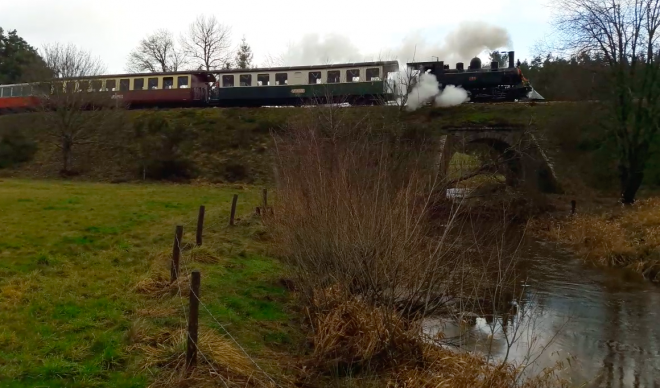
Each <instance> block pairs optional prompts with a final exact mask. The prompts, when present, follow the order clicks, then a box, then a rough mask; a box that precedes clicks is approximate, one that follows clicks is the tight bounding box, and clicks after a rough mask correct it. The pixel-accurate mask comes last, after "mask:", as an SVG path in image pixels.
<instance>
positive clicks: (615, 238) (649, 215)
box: [535, 198, 660, 282]
mask: <svg viewBox="0 0 660 388" xmlns="http://www.w3.org/2000/svg"><path fill="white" fill-rule="evenodd" d="M535 229H536V230H537V231H538V232H539V233H540V234H541V235H543V236H544V237H548V238H550V239H552V240H554V241H558V242H560V243H563V244H565V245H566V246H567V247H568V248H570V249H571V250H572V251H573V252H575V253H576V254H578V255H580V256H581V257H582V258H583V259H584V260H586V261H589V262H592V263H595V264H597V265H601V266H606V267H623V268H629V269H632V270H635V271H637V272H639V273H641V274H642V275H643V276H644V277H645V278H647V279H649V280H651V281H653V282H660V253H659V248H660V198H649V199H644V200H640V201H638V202H637V203H635V204H634V205H632V206H630V207H627V208H624V209H617V210H615V211H610V212H603V213H583V214H580V213H578V214H576V215H574V216H572V217H565V218H561V219H545V220H540V221H537V226H536V227H535Z"/></svg>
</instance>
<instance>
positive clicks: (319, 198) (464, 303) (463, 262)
mask: <svg viewBox="0 0 660 388" xmlns="http://www.w3.org/2000/svg"><path fill="white" fill-rule="evenodd" d="M377 114H378V109H374V110H371V111H370V112H368V113H365V114H364V115H362V114H361V113H360V111H359V110H356V109H354V108H339V107H336V106H329V107H316V108H309V109H301V114H300V115H299V116H298V117H297V119H296V120H295V121H292V122H290V123H289V125H288V126H287V127H286V128H284V129H283V131H280V132H279V133H277V134H274V137H275V153H276V155H275V160H276V162H277V163H276V177H277V184H278V189H277V199H278V200H277V207H276V209H275V212H274V215H273V216H270V217H269V218H268V219H267V222H268V223H269V224H270V226H271V227H272V229H273V235H274V237H275V239H276V241H277V242H278V243H279V244H280V245H279V246H280V247H281V248H282V252H281V254H282V257H283V258H284V260H285V261H286V263H287V264H288V266H289V268H290V269H291V272H292V278H293V279H294V280H295V281H296V282H297V289H298V290H299V291H300V294H301V296H302V297H303V299H304V302H305V307H306V308H307V309H308V310H307V313H308V316H309V318H310V322H311V325H312V327H313V335H312V342H313V344H314V349H315V356H314V357H313V358H314V360H316V361H317V367H319V368H321V369H324V368H326V369H327V368H328V367H329V366H331V365H332V366H334V367H335V368H339V369H341V368H343V369H347V368H348V369H350V368H352V367H354V366H355V365H356V364H357V366H358V367H359V368H364V367H367V368H376V369H377V370H381V371H383V370H385V369H387V368H391V367H394V366H397V365H398V366H400V365H402V364H401V362H403V361H402V360H407V361H405V363H408V362H409V361H411V360H413V359H415V360H419V362H421V365H424V363H427V362H429V358H428V357H427V355H428V354H430V353H429V350H428V349H427V348H425V345H423V343H427V342H428V341H430V342H433V341H435V340H434V339H428V338H427V339H424V340H422V338H425V334H424V330H422V328H421V325H420V322H422V321H423V320H424V319H425V318H428V317H431V316H434V315H443V316H450V317H455V318H457V319H460V318H461V317H464V316H466V314H468V315H469V314H472V315H473V316H480V317H486V318H487V319H488V320H491V321H492V320H493V317H497V316H502V315H505V316H506V315H507V314H508V315H509V316H512V315H515V313H514V312H513V311H512V309H511V306H512V305H511V304H510V303H509V302H511V300H513V299H516V297H518V296H519V295H520V292H521V291H520V290H519V289H518V285H519V284H520V280H521V279H519V278H518V270H517V257H518V256H517V255H516V250H517V249H518V247H519V243H520V241H521V235H520V230H519V229H517V224H514V223H512V222H511V218H510V217H509V216H508V214H509V213H510V210H509V208H508V206H507V203H506V201H504V200H502V199H501V198H500V200H499V201H497V202H496V205H494V207H492V208H488V206H485V205H484V204H483V202H481V203H479V204H477V205H476V206H474V205H473V204H471V203H470V202H469V200H467V199H466V200H461V199H448V198H447V195H446V189H447V187H448V184H450V181H448V180H445V179H443V178H442V177H441V176H440V175H438V173H437V170H436V168H435V167H434V166H433V163H432V161H434V160H436V159H437V158H435V157H434V153H435V152H436V148H435V147H434V146H433V144H432V142H421V144H420V142H418V141H408V140H407V139H406V138H405V136H401V135H400V129H401V128H400V126H399V124H400V123H397V122H393V121H391V120H390V121H382V120H376V118H375V116H374V115H377ZM501 321H502V322H504V323H503V324H504V325H506V322H508V319H502V320H501ZM517 324H518V325H520V322H518V323H517ZM518 337H520V334H517V333H515V332H514V333H512V335H511V336H509V337H507V344H506V346H513V343H514V342H515V341H516V340H517V338H518ZM440 342H441V343H443V344H450V343H451V342H450V341H440ZM445 356H446V354H444V355H441V356H440V357H439V358H442V357H445ZM433 357H435V356H433ZM433 357H431V358H433ZM505 358H506V357H505ZM466 360H467V358H466V359H463V360H462V361H460V362H467V361H466ZM486 360H487V363H488V365H490V364H491V361H493V360H492V359H490V358H489V357H486ZM505 361H506V360H505ZM413 364H414V363H413ZM495 364H497V363H495ZM505 364H506V362H502V363H500V365H501V367H502V368H505ZM407 365H409V366H410V367H411V368H417V367H419V365H417V366H414V365H412V364H407ZM456 365H458V363H457V364H456ZM478 365H482V366H483V365H485V364H478ZM506 365H508V364H506ZM398 366H397V368H398ZM508 367H509V366H506V368H508ZM383 368H385V369H383ZM484 368H485V369H482V371H486V372H487V373H486V374H480V373H481V372H479V373H477V372H475V371H474V370H472V371H471V372H469V373H472V372H474V373H473V375H471V376H472V377H470V378H469V379H467V380H465V381H472V382H474V381H481V380H480V379H482V380H483V379H484V378H489V377H488V376H490V377H493V376H495V374H499V373H500V371H501V372H502V374H501V375H500V376H499V377H498V379H499V380H498V381H499V382H500V383H501V382H503V381H505V380H506V381H509V382H511V379H510V378H511V377H512V376H514V377H517V372H515V371H513V370H511V369H506V370H504V369H492V370H490V372H488V370H489V369H488V368H487V367H484ZM397 370H399V369H397ZM422 370H424V368H423V367H422ZM399 371H400V370H399ZM491 372H492V373H495V374H492V373H491ZM415 373H417V372H415ZM444 373H445V372H442V373H440V374H439V375H438V376H435V377H433V378H431V380H429V381H436V382H437V381H444V380H442V379H444V378H446V375H444ZM461 373H462V372H461ZM466 373H468V372H466ZM484 373H485V372H484ZM422 374H423V373H422ZM420 376H421V375H420ZM443 376H444V377H443ZM427 377H428V376H427ZM464 377H465V376H464ZM434 379H437V380H434ZM507 379H508V380H507ZM416 383H417V384H419V381H417V382H416ZM429 384H431V383H429ZM498 384H499V383H498ZM420 386H427V385H424V384H422V385H420ZM428 386H431V385H428ZM433 386H435V385H433ZM466 386H470V385H469V384H468V385H466ZM494 386H500V385H497V384H496V385H494ZM502 386H505V385H502Z"/></svg>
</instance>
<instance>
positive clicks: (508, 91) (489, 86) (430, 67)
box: [407, 51, 540, 102]
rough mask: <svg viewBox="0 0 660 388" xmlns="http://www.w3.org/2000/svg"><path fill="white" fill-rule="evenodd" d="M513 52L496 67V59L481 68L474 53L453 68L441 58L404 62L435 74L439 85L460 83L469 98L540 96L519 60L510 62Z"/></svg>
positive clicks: (421, 70) (413, 67)
mask: <svg viewBox="0 0 660 388" xmlns="http://www.w3.org/2000/svg"><path fill="white" fill-rule="evenodd" d="M514 54H515V53H514V52H513V51H509V52H508V58H509V67H508V68H500V67H499V62H497V61H493V62H491V64H490V66H489V67H486V68H483V67H482V64H481V59H479V58H478V57H475V58H473V59H472V60H471V61H470V66H469V67H468V68H467V69H465V68H464V64H463V63H462V62H458V63H457V64H456V68H455V69H450V68H449V65H445V63H444V61H435V62H433V61H430V62H409V63H407V66H408V67H409V68H411V69H414V70H418V71H420V72H421V73H431V74H433V75H435V77H436V79H437V80H438V83H439V84H440V85H441V88H444V87H445V86H447V85H454V86H460V87H462V88H463V89H465V90H466V91H467V92H468V95H469V97H470V101H472V102H498V101H518V100H525V99H538V97H540V96H538V94H535V93H533V89H532V86H531V84H530V83H529V81H528V80H527V79H526V78H525V76H524V75H523V74H522V71H521V70H520V62H518V64H517V66H516V65H514V60H515V57H514Z"/></svg>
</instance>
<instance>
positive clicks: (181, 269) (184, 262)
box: [171, 189, 280, 388]
mask: <svg viewBox="0 0 660 388" xmlns="http://www.w3.org/2000/svg"><path fill="white" fill-rule="evenodd" d="M236 198H237V195H234V198H233V201H232V208H231V215H230V219H227V218H225V217H220V213H221V211H220V212H218V213H216V216H215V217H213V218H214V221H213V222H212V223H209V224H206V225H204V223H203V218H204V217H209V215H211V214H214V212H213V211H212V212H210V213H207V212H205V208H204V209H200V213H199V214H198V219H197V220H191V221H187V222H181V223H178V224H177V227H183V228H184V230H185V228H186V226H188V227H192V226H193V225H196V226H197V227H198V228H202V230H198V231H197V234H198V235H200V234H202V233H203V230H206V231H208V230H212V229H213V228H216V227H217V226H220V225H221V224H223V223H224V225H222V226H221V228H220V231H223V230H226V229H228V228H231V227H232V226H233V225H234V222H235V219H234V216H235V211H236V206H237V201H236ZM263 205H264V206H267V191H266V190H265V189H264V191H263ZM261 209H263V208H260V207H257V209H256V213H257V214H260V213H261V211H262V210H261ZM200 218H201V221H200ZM196 243H199V240H198V241H196ZM196 245H197V244H195V246H196ZM186 248H187V245H186V244H184V242H183V239H182V238H180V234H179V233H175V234H174V245H173V257H172V261H171V268H172V279H171V282H172V283H176V286H177V290H176V296H175V297H176V298H177V299H179V301H180V305H181V314H182V315H183V321H184V322H185V324H186V328H187V330H186V337H187V338H186V340H187V341H189V342H190V343H192V345H193V346H194V348H195V351H196V353H197V354H199V355H200V356H201V358H202V359H203V361H204V362H205V363H206V364H208V366H209V368H210V369H211V371H212V373H213V375H214V376H216V377H217V378H218V379H219V380H220V381H221V382H222V384H223V385H224V386H225V387H227V388H228V387H229V382H228V381H226V379H225V378H224V377H223V376H222V374H221V373H220V371H218V368H217V367H216V366H217V365H215V363H214V362H213V358H212V357H208V356H207V354H205V352H204V351H203V350H202V346H199V345H200V344H199V342H200V341H199V339H197V340H195V339H194V338H192V336H191V333H190V330H189V329H190V320H189V316H188V315H189V314H188V310H187V308H186V305H185V302H184V299H183V298H184V287H186V283H185V279H187V278H189V277H191V274H192V271H191V270H190V268H191V267H192V265H193V264H194V257H193V253H194V247H193V248H192V249H186ZM174 250H178V252H179V257H178V263H175V261H174V256H176V253H175V252H174ZM177 264H178V265H177ZM187 287H188V291H189V293H190V294H189V295H190V299H191V301H192V300H193V298H194V299H195V300H196V301H197V302H198V303H199V305H201V306H202V308H203V312H204V313H205V314H208V316H209V317H210V319H211V320H212V321H213V322H215V324H216V325H217V326H218V327H219V328H220V329H221V330H222V331H223V333H222V336H223V337H224V338H226V339H227V340H228V341H230V342H231V343H232V344H233V345H235V346H236V348H237V349H238V350H239V351H240V352H241V353H242V354H243V355H244V356H245V357H246V358H247V360H249V362H250V363H252V365H254V367H255V368H256V370H257V371H258V372H259V373H261V374H263V376H264V377H265V379H267V380H268V381H270V382H271V383H272V384H273V385H274V386H275V387H280V385H279V384H278V383H277V382H276V381H275V379H273V377H272V376H270V374H268V373H267V372H266V371H265V370H264V369H263V368H262V367H261V366H260V365H259V363H258V362H257V361H256V360H255V359H254V358H253V357H252V356H251V355H250V354H249V353H248V351H247V350H246V349H245V347H243V346H242V345H241V344H240V343H239V341H238V340H237V339H236V337H235V336H234V335H232V334H231V333H230V331H229V330H228V329H227V325H226V324H223V323H222V322H221V320H220V319H218V317H216V316H215V315H214V314H213V313H212V312H211V310H210V309H209V307H208V306H207V304H206V303H204V301H203V300H202V299H201V298H200V296H199V295H197V294H196V293H195V292H194V290H193V282H192V281H191V282H189V283H188V284H187ZM195 330H196V329H195ZM189 362H190V360H188V359H186V373H188V372H189V369H190V368H191V367H192V366H194V365H189Z"/></svg>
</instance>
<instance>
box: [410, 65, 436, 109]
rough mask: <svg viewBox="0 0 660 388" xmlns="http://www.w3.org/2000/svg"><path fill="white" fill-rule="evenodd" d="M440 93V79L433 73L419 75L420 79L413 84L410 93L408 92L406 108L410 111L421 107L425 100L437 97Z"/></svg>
mask: <svg viewBox="0 0 660 388" xmlns="http://www.w3.org/2000/svg"><path fill="white" fill-rule="evenodd" d="M438 93H440V85H439V84H438V79H437V78H435V76H434V75H433V74H431V73H424V74H422V75H421V76H420V77H419V81H418V82H417V83H416V84H415V86H413V88H412V90H411V91H410V94H408V101H407V103H406V109H407V110H409V111H413V110H416V109H419V108H420V107H421V106H422V105H424V103H425V102H427V101H429V100H430V99H431V98H433V97H435V96H436V95H437V94H438Z"/></svg>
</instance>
